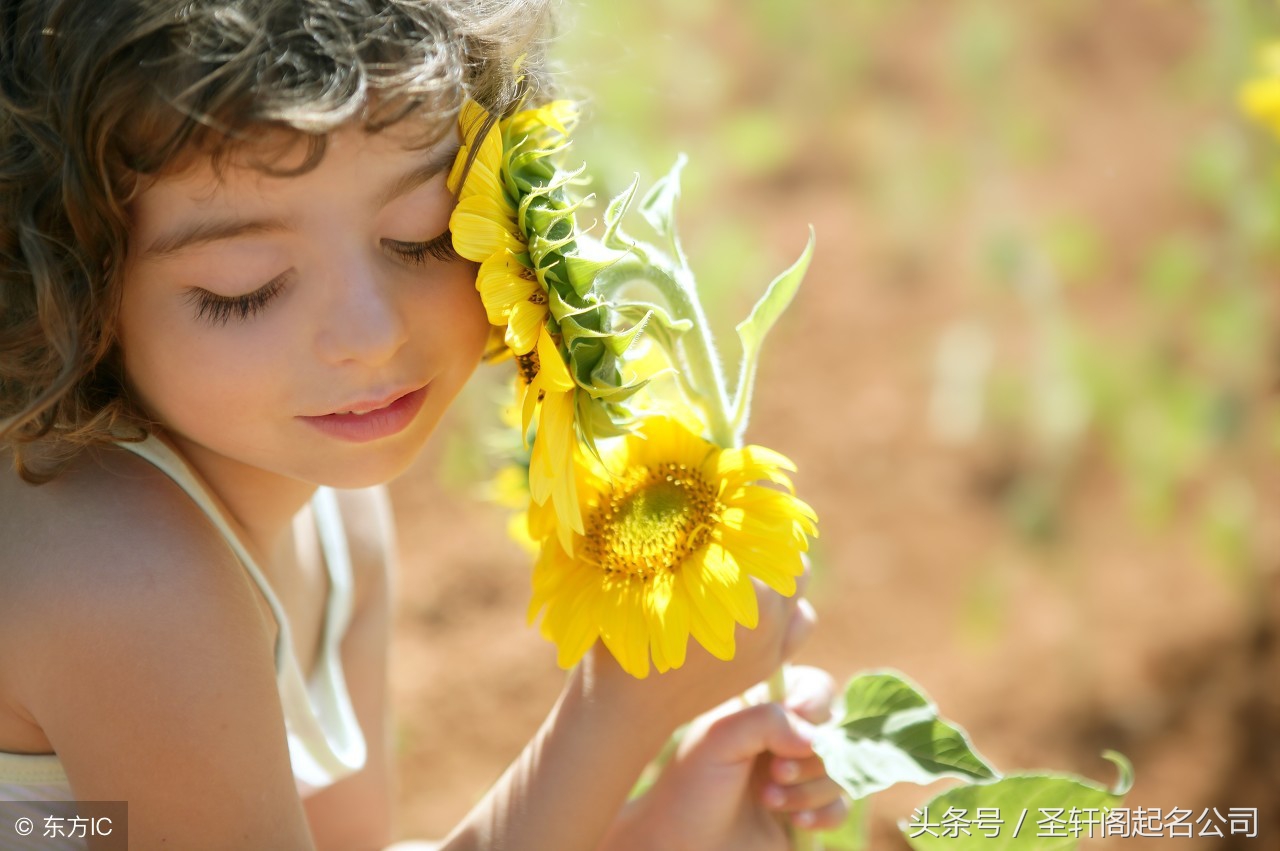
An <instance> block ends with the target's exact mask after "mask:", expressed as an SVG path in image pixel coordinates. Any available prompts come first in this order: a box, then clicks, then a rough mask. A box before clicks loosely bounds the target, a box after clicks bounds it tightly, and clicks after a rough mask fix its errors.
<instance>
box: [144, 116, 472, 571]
mask: <svg viewBox="0 0 1280 851" xmlns="http://www.w3.org/2000/svg"><path fill="white" fill-rule="evenodd" d="M417 129H419V128H405V129H404V130H398V129H397V128H394V127H393V128H392V129H391V130H388V131H384V132H383V133H380V134H367V133H365V132H364V131H363V130H362V129H360V128H356V127H348V128H343V129H340V130H339V131H337V132H335V133H333V134H331V136H330V138H329V140H328V148H327V151H326V153H325V156H324V158H323V159H322V160H321V162H320V164H319V166H318V167H316V168H314V169H313V170H311V171H309V172H305V173H303V174H301V175H297V176H290V177H279V176H271V175H268V174H265V173H264V172H263V171H262V170H261V169H260V168H256V167H254V165H253V163H252V161H251V157H253V156H255V155H256V154H258V153H261V152H262V151H255V150H253V149H250V150H248V151H245V152H242V153H241V154H239V155H237V156H236V157H235V158H234V159H233V160H232V163H231V164H230V166H229V167H226V168H224V169H223V170H222V171H221V172H220V173H219V172H215V171H214V170H213V168H212V166H211V164H210V163H209V162H208V160H207V158H204V159H200V160H198V162H197V163H196V164H195V165H193V166H192V167H190V168H188V169H186V170H184V171H181V172H179V173H177V174H173V175H166V176H163V177H161V178H160V179H158V180H155V181H154V182H152V183H151V184H150V185H148V186H147V187H146V188H145V189H144V190H143V191H142V193H141V194H140V195H139V196H138V197H137V199H136V200H135V201H134V202H133V204H132V207H131V215H132V217H133V227H132V229H131V239H130V255H129V259H128V263H127V266H126V272H125V284H124V297H123V304H122V310H121V318H120V328H119V333H120V338H121V343H122V346H123V350H124V352H125V371H126V375H127V380H128V382H129V385H130V388H131V390H132V392H133V393H134V394H135V395H136V397H137V399H138V400H139V401H140V403H141V404H142V405H143V407H144V408H145V409H146V410H147V412H148V413H149V414H150V415H151V416H153V417H154V418H155V419H156V420H157V421H159V422H160V423H161V424H162V429H163V436H164V437H167V438H168V439H169V440H170V441H171V442H172V443H173V444H174V445H176V447H177V448H178V449H179V450H180V451H181V453H182V455H183V456H185V457H186V459H187V460H188V461H189V462H190V463H191V464H192V465H193V466H194V467H195V468H196V470H197V471H198V472H199V473H200V474H201V476H203V477H204V479H205V480H206V481H207V482H208V483H209V485H210V486H211V488H212V489H213V491H214V492H215V493H216V494H217V495H218V496H219V497H220V498H221V499H222V500H223V502H224V503H225V504H226V506H227V508H228V510H229V512H230V513H231V515H232V516H233V517H234V518H235V519H236V520H237V521H239V523H240V524H241V525H242V526H243V527H244V531H245V532H246V534H247V535H248V537H249V538H250V539H251V540H252V542H253V543H254V544H255V545H256V546H257V547H258V548H259V550H260V552H261V553H264V554H267V555H268V558H269V557H270V554H271V553H274V552H276V550H277V548H278V547H280V546H283V542H284V537H285V533H286V532H287V530H288V528H289V521H290V518H291V517H293V515H294V514H295V513H296V512H297V511H298V509H299V508H300V507H301V506H302V505H303V504H305V502H306V501H307V499H308V498H309V497H310V496H311V494H312V493H313V492H314V490H315V487H316V486H317V485H321V484H323V485H331V486H335V487H343V488H351V487H363V486H367V485H372V484H376V483H381V482H385V481H387V480H388V479H391V478H393V477H394V476H396V475H397V474H399V473H401V472H402V471H404V470H405V468H407V467H408V466H409V464H410V463H411V462H412V461H413V459H414V458H415V456H416V455H417V454H418V453H419V451H420V450H421V449H422V446H423V444H424V443H425V442H426V440H427V438H428V436H429V435H430V434H431V431H432V429H433V428H434V427H435V426H436V424H437V422H438V421H439V419H440V416H441V414H442V413H443V412H444V410H445V409H446V408H447V407H448V405H449V403H450V402H451V401H452V400H453V398H454V397H455V395H456V394H457V392H458V390H459V389H460V388H461V387H462V385H463V384H464V383H465V381H466V380H467V378H468V376H469V375H470V374H471V372H472V370H473V369H474V367H475V365H476V364H477V363H478V362H479V359H480V356H481V353H482V349H483V346H484V343H485V340H486V333H487V320H486V318H485V313H484V309H483V307H482V305H481V302H480V299H479V297H478V295H477V294H476V292H475V288H474V282H475V265H474V264H471V263H468V262H466V261H459V260H457V259H448V258H442V256H431V255H432V253H435V254H437V255H441V254H442V252H441V250H440V248H441V247H440V245H439V244H437V245H436V247H435V249H433V251H432V252H426V253H424V251H423V249H422V247H421V246H422V244H424V243H430V241H431V240H433V239H437V238H438V237H441V236H442V235H446V238H445V241H444V250H446V251H447V228H448V221H449V214H450V212H451V210H452V208H453V205H454V197H453V195H452V194H451V193H450V192H449V191H448V189H447V187H446V186H445V178H446V172H447V170H448V165H449V164H450V162H451V160H452V152H453V151H454V150H455V149H456V146H457V140H456V138H446V139H445V140H444V141H442V142H440V143H439V144H438V145H436V146H435V147H434V148H433V149H428V150H422V149H418V148H415V147H414V146H411V145H409V144H408V143H409V142H410V141H411V140H412V138H413V131H414V130H417ZM301 153H302V150H301V146H297V147H296V154H290V156H294V155H296V156H299V157H300V156H301ZM284 162H285V163H288V162H289V159H288V157H286V159H285V160H284ZM424 168H425V169H426V171H425V172H424ZM432 171H435V173H434V174H433V175H432V176H430V177H429V179H427V180H425V182H421V183H417V184H416V185H415V181H414V180H413V176H414V175H415V174H417V175H418V177H419V178H421V177H423V176H426V175H427V174H430V173H431V172H432ZM224 224H225V225H230V226H231V227H230V228H228V229H225V230H223V229H222V228H219V230H220V231H222V234H221V236H222V238H217V239H213V240H208V241H198V242H195V243H192V244H189V245H186V246H185V247H177V248H176V249H174V248H172V246H173V243H174V239H175V238H176V237H178V236H180V235H182V234H184V233H186V234H191V233H193V232H197V231H201V230H203V231H204V232H205V233H206V234H207V233H208V230H207V229H206V228H205V227H202V226H209V225H224ZM415 246H416V249H415ZM166 249H167V250H166ZM415 250H416V254H415V253H414V252H415ZM272 282H275V283H272ZM205 292H207V293H211V294H213V295H214V296H220V297H223V298H224V299H225V298H235V297H241V296H246V295H251V294H255V293H256V294H257V295H256V296H255V297H254V298H255V300H254V301H251V302H249V303H248V305H249V306H248V308H247V310H246V309H245V307H238V306H232V307H230V308H229V309H228V308H227V307H221V308H219V307H214V306H212V304H206V306H205V312H204V315H203V316H202V315H201V310H200V301H199V299H201V298H204V299H206V300H207V299H208V298H209V296H206V295H204V294H203V293H205ZM268 296H269V297H268ZM246 313H247V315H246ZM424 385H425V386H427V388H428V389H427V392H426V395H425V400H424V403H423V405H422V408H421V411H420V412H419V413H418V415H417V416H416V417H415V418H414V419H413V421H412V422H411V423H410V425H409V426H408V427H407V428H405V429H404V430H403V431H401V432H399V433H398V434H394V435H392V436H389V437H385V438H381V439H378V440H375V441H372V442H366V443H351V442H346V441H343V440H340V439H335V438H334V437H333V436H330V435H328V434H325V433H323V432H321V431H320V430H318V429H316V428H315V427H313V426H312V425H310V424H308V423H307V421H305V420H303V419H301V417H305V416H318V415H323V414H328V413H332V412H336V411H342V410H347V409H348V408H349V406H351V405H353V404H356V403H358V402H360V401H371V400H378V399H385V398H387V397H388V396H389V395H391V394H393V393H396V392H402V391H404V390H406V389H414V388H418V387H422V386H424Z"/></svg>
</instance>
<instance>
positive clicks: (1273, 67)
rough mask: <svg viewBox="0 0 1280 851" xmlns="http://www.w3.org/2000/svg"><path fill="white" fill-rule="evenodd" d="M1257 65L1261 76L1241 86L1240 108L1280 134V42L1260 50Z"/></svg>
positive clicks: (1273, 131)
mask: <svg viewBox="0 0 1280 851" xmlns="http://www.w3.org/2000/svg"><path fill="white" fill-rule="evenodd" d="M1257 65H1258V69H1259V71H1260V72H1261V73H1260V76H1258V77H1256V78H1254V79H1252V80H1248V81H1247V82H1245V83H1244V84H1243V85H1242V86H1241V87H1240V91H1239V95H1238V97H1239V101H1240V108H1241V109H1242V110H1243V111H1244V113H1245V114H1246V115H1247V116H1249V117H1250V118H1252V119H1253V120H1254V121H1256V122H1258V123H1259V124H1262V125H1263V126H1265V127H1266V128H1268V129H1269V130H1270V131H1271V132H1272V133H1274V134H1276V135H1277V136H1280V42H1277V43H1272V44H1268V45H1266V46H1265V47H1263V48H1262V49H1261V50H1260V51H1259V52H1258V61H1257Z"/></svg>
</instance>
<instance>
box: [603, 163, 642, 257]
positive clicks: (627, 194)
mask: <svg viewBox="0 0 1280 851" xmlns="http://www.w3.org/2000/svg"><path fill="white" fill-rule="evenodd" d="M639 185H640V175H639V174H637V175H636V176H635V177H634V178H632V180H631V185H630V186H628V187H627V188H626V189H624V190H622V191H621V192H619V193H618V194H617V195H615V196H614V198H613V200H612V201H610V202H609V206H607V207H605V210H604V236H603V237H602V238H601V241H602V242H603V243H604V244H605V247H607V248H614V249H617V250H619V251H625V250H627V249H628V248H630V247H631V241H630V240H629V239H627V236H626V234H624V233H623V232H622V231H621V230H620V229H619V226H620V225H621V224H622V217H623V216H625V215H626V214H627V210H628V209H629V208H630V207H631V201H632V199H634V198H635V197H636V188H637V187H638V186H639Z"/></svg>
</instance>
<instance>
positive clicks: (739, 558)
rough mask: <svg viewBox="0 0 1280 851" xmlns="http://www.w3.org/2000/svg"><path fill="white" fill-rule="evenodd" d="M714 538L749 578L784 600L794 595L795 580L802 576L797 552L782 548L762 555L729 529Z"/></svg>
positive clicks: (761, 552)
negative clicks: (753, 578) (775, 592)
mask: <svg viewBox="0 0 1280 851" xmlns="http://www.w3.org/2000/svg"><path fill="white" fill-rule="evenodd" d="M717 537H718V538H719V540H720V543H721V545H722V546H723V547H724V548H725V550H726V551H727V552H728V553H729V555H731V556H732V557H733V560H734V561H736V562H737V563H738V566H739V567H741V568H742V569H743V570H744V571H746V572H747V573H748V574H749V575H751V576H754V577H755V578H756V579H759V580H760V581H761V582H763V583H764V584H765V585H768V586H769V587H770V588H772V589H773V590H774V591H777V592H778V593H779V594H781V595H783V596H784V597H790V596H791V595H792V594H794V593H795V592H796V577H797V576H799V575H800V574H801V573H803V572H804V563H803V562H802V561H801V560H800V553H799V552H797V551H795V550H791V549H784V548H782V547H779V548H778V549H776V550H774V551H772V552H768V551H762V550H761V549H759V548H758V547H755V546H753V545H752V543H751V542H750V540H749V539H744V538H743V537H742V535H741V533H740V532H735V531H734V530H732V529H720V530H719V532H718V534H717Z"/></svg>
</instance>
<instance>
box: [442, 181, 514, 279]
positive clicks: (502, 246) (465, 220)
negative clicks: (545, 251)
mask: <svg viewBox="0 0 1280 851" xmlns="http://www.w3.org/2000/svg"><path fill="white" fill-rule="evenodd" d="M449 229H450V230H451V231H453V246H454V248H456V249H457V251H458V253H459V254H461V255H462V256H463V257H465V258H466V259H468V260H473V261H475V262H477V263H479V262H483V261H485V260H488V259H489V258H490V257H492V256H493V255H495V254H505V253H506V252H511V253H512V254H520V253H522V252H524V251H526V250H527V249H528V246H526V245H525V243H524V240H523V239H521V237H520V235H519V232H518V231H517V230H516V225H515V220H514V219H512V218H510V217H508V216H507V215H506V212H505V211H504V210H503V209H502V207H501V205H500V204H498V203H497V202H495V201H494V200H493V199H492V198H486V197H483V196H480V195H473V196H472V197H470V198H464V199H462V200H461V201H459V202H458V206H456V207H454V208H453V214H452V215H450V216H449Z"/></svg>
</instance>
